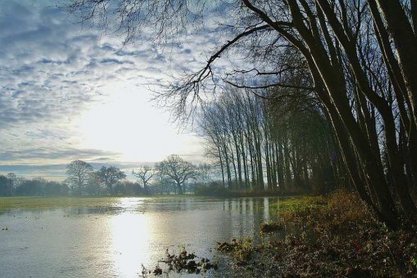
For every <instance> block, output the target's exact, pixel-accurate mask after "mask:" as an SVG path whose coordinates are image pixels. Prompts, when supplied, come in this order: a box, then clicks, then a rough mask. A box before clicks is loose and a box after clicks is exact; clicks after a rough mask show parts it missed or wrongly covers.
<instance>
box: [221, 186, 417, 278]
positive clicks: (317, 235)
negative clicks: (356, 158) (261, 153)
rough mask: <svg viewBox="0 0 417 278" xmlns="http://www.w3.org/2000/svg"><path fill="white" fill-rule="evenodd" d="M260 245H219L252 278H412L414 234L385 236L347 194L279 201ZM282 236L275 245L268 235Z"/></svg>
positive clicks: (416, 270) (416, 262)
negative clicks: (276, 219)
mask: <svg viewBox="0 0 417 278" xmlns="http://www.w3.org/2000/svg"><path fill="white" fill-rule="evenodd" d="M276 213H279V214H280V219H281V220H280V222H278V223H268V224H264V225H263V226H262V227H261V230H262V231H263V241H262V243H261V244H253V243H252V242H251V241H249V240H244V239H240V240H234V241H232V242H227V243H221V244H219V246H218V249H219V250H220V251H222V252H223V253H225V254H228V255H229V256H230V257H231V258H233V261H234V263H233V267H234V268H236V271H239V272H242V273H248V276H253V277H275V276H277V277H281V276H283V277H300V276H307V277H405V276H407V277H409V276H415V275H417V233H416V231H389V230H387V229H386V228H385V227H384V226H383V225H382V224H380V223H378V222H377V221H375V219H374V218H373V217H372V216H371V214H370V213H369V211H368V210H367V209H366V207H365V206H364V205H363V203H362V202H361V201H360V200H359V198H358V197H357V196H356V195H355V194H352V193H347V192H337V193H334V194H331V195H330V196H328V197H322V196H319V197H305V198H295V199H289V200H287V201H283V202H281V203H280V206H279V208H278V207H277V208H276ZM276 232H280V233H281V234H282V233H284V234H285V236H283V237H282V238H281V239H279V238H277V237H274V236H273V235H274V233H276Z"/></svg>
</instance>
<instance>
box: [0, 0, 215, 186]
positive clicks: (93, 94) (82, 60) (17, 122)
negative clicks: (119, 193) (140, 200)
mask: <svg viewBox="0 0 417 278" xmlns="http://www.w3.org/2000/svg"><path fill="white" fill-rule="evenodd" d="M0 5H1V9H0V174H6V173H9V172H14V173H16V174H17V175H18V176H25V177H44V178H47V179H55V180H57V179H58V180H59V179H63V178H65V165H66V164H68V163H69V162H70V161H72V160H75V159H81V160H84V161H87V162H90V163H92V165H93V166H94V167H96V168H97V167H100V166H101V165H115V166H118V167H120V168H121V169H123V170H127V171H129V170H130V169H131V168H134V167H137V166H139V165H141V164H143V163H152V162H157V161H160V160H162V159H164V158H165V157H166V156H168V155H169V154H173V153H176V154H179V155H181V156H183V157H184V158H185V159H188V160H191V161H200V160H201V159H202V158H203V156H204V150H203V144H202V140H201V139H200V138H198V137H197V136H196V135H195V133H194V132H193V130H192V129H191V128H186V129H178V126H177V125H176V124H175V123H173V122H172V118H171V117H170V113H169V112H168V111H167V110H166V109H163V108H161V107H158V106H157V105H156V103H155V102H152V101H151V100H152V98H153V97H154V95H153V91H157V90H158V89H159V87H158V86H159V84H161V83H164V82H166V81H169V80H170V78H172V76H173V75H174V74H175V73H178V72H184V71H189V70H190V69H192V68H194V67H197V66H198V65H200V64H201V62H204V61H205V59H204V58H203V59H202V58H201V57H203V55H204V50H206V49H207V48H208V47H210V46H211V45H213V44H214V40H213V38H212V37H211V36H210V35H207V34H199V33H194V34H192V35H189V36H184V38H182V39H181V40H179V41H178V42H177V43H175V44H173V45H171V46H170V47H164V48H160V47H158V46H157V45H155V44H154V43H152V40H147V39H146V36H147V35H148V34H146V33H144V34H141V37H142V39H139V40H135V41H134V42H132V43H131V44H128V45H123V43H122V42H123V38H122V37H121V36H120V34H115V33H113V32H104V31H103V30H102V29H99V28H95V27H93V26H91V25H86V24H81V23H79V19H77V18H74V17H73V16H72V15H69V14H68V13H66V12H65V11H64V10H63V9H61V8H58V7H56V6H55V4H54V2H53V1H29V0H0ZM149 36H150V34H149ZM199 63H200V64H199Z"/></svg>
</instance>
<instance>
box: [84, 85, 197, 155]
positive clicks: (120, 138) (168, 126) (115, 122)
mask: <svg viewBox="0 0 417 278" xmlns="http://www.w3.org/2000/svg"><path fill="white" fill-rule="evenodd" d="M102 91H103V93H102V98H101V99H100V100H99V101H97V102H96V103H94V105H92V106H91V107H90V108H89V109H87V110H86V111H85V112H84V113H82V115H81V116H80V119H79V124H78V130H79V133H80V136H81V144H82V145H83V147H85V148H92V149H99V150H104V151H109V152H114V153H117V154H119V155H120V157H119V159H121V160H124V161H159V160H161V159H163V158H164V157H165V156H167V155H169V154H171V153H181V152H187V150H189V149H190V142H192V141H195V138H193V136H192V135H189V134H178V132H177V130H176V129H175V127H173V126H172V123H171V122H170V119H169V115H168V113H166V112H164V111H161V110H159V109H157V108H156V107H154V106H153V104H152V102H151V94H150V93H149V92H147V91H146V90H140V89H139V88H137V87H135V86H128V85H126V84H120V83H112V84H111V85H108V86H106V87H104V88H103V90H102ZM191 145H194V144H191ZM194 147H195V146H194Z"/></svg>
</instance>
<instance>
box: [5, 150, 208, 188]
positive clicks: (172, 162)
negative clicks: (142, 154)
mask: <svg viewBox="0 0 417 278" xmlns="http://www.w3.org/2000/svg"><path fill="white" fill-rule="evenodd" d="M210 169H211V167H210V166H209V165H207V164H201V165H195V164H192V163H190V162H188V161H186V160H184V159H183V158H181V157H180V156H179V155H170V156H168V157H167V158H166V159H165V160H163V161H161V162H159V163H156V164H155V165H153V166H149V165H146V166H141V167H139V168H138V169H136V170H134V171H132V174H133V176H135V177H136V178H137V181H135V182H132V181H130V180H127V179H126V177H127V175H126V174H125V173H124V172H123V171H122V170H120V169H119V168H117V167H115V166H102V167H101V168H99V169H98V170H96V171H95V170H94V168H93V166H92V165H91V164H89V163H88V162H85V161H82V160H74V161H72V162H71V163H69V164H68V165H67V166H66V175H67V178H66V179H65V180H64V181H62V182H58V181H48V180H46V179H44V178H32V179H26V178H21V177H17V176H16V175H15V174H13V173H9V174H7V175H0V196H109V195H110V196H145V195H150V194H184V193H186V192H190V191H193V189H194V188H195V187H196V185H197V184H198V185H200V186H201V185H202V184H207V183H208V182H211V181H212V180H213V179H212V177H214V176H215V175H211V176H212V177H209V171H210Z"/></svg>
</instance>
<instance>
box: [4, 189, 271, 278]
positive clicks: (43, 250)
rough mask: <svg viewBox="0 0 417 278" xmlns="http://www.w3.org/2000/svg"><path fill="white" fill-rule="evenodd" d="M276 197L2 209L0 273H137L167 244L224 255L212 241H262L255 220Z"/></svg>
mask: <svg viewBox="0 0 417 278" xmlns="http://www.w3.org/2000/svg"><path fill="white" fill-rule="evenodd" d="M277 202H279V200H278V199H276V198H234V199H206V198H195V197H188V198H187V197H184V198H118V199H117V200H116V202H114V204H113V205H110V206H99V207H94V206H89V207H70V208H58V209H36V210H21V209H14V210H9V211H6V212H4V211H3V212H0V277H140V275H141V271H142V265H143V266H145V267H147V268H148V269H153V267H155V265H156V264H157V262H158V261H159V260H161V259H162V258H163V257H164V256H165V252H166V249H169V250H170V251H171V252H177V253H178V251H179V250H181V248H183V247H184V248H185V249H186V250H187V251H191V252H195V254H196V255H197V256H200V257H208V258H214V259H215V260H220V261H221V255H219V254H217V252H216V250H215V247H216V242H222V241H230V240H231V239H233V238H242V237H251V238H254V239H255V240H259V236H258V235H259V225H260V224H261V223H262V222H265V221H270V220H273V219H274V217H276V216H272V215H270V213H269V206H270V205H271V204H273V203H277ZM6 227H7V230H5V229H6ZM2 229H4V230H2ZM161 267H162V264H161ZM223 274H224V272H223ZM169 276H170V277H174V276H176V274H172V273H171V274H170V275H169ZM200 276H201V275H200ZM204 276H222V272H219V271H218V272H214V271H212V272H209V273H206V274H204Z"/></svg>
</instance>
